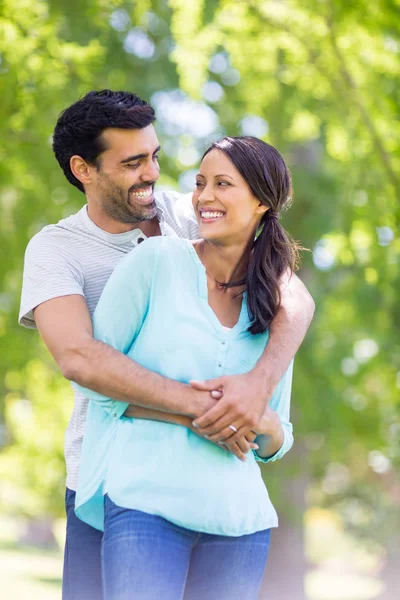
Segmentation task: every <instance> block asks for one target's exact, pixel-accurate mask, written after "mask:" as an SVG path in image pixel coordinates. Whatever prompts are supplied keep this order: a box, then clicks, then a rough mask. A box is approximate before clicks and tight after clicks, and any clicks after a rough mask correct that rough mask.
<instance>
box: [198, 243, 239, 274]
mask: <svg viewBox="0 0 400 600" xmlns="http://www.w3.org/2000/svg"><path fill="white" fill-rule="evenodd" d="M195 248H196V250H197V253H198V255H199V258H200V260H201V262H202V263H203V265H204V267H205V269H206V271H207V272H208V273H209V274H210V275H211V277H212V278H213V279H214V280H215V281H216V282H219V283H227V282H229V281H239V280H241V279H242V278H243V277H244V276H245V275H246V269H247V263H248V254H249V252H250V249H249V250H247V248H246V247H245V246H243V244H240V245H239V244H238V245H229V246H222V245H219V244H214V243H212V242H209V241H207V240H200V241H199V242H198V243H197V244H196V246H195Z"/></svg>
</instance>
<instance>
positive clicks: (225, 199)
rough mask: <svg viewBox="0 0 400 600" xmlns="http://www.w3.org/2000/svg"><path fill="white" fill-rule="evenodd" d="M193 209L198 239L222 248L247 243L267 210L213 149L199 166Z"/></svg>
mask: <svg viewBox="0 0 400 600" xmlns="http://www.w3.org/2000/svg"><path fill="white" fill-rule="evenodd" d="M193 207H194V210H195V213H196V216H197V220H198V222H199V230H200V237H201V238H203V239H205V240H210V241H214V242H219V243H221V244H224V245H226V244H230V243H232V244H238V243H247V241H248V240H249V238H250V236H254V234H255V231H256V229H257V226H258V223H259V221H260V219H261V217H262V215H263V214H264V213H265V212H266V210H267V207H266V206H264V205H263V204H262V203H261V202H260V201H259V200H258V199H257V198H256V197H255V196H254V195H253V193H252V192H251V190H250V187H249V186H248V185H247V183H246V181H245V179H243V177H242V176H241V174H240V173H239V171H238V170H237V169H236V167H235V166H234V165H233V163H232V162H231V161H230V160H229V158H228V157H227V156H226V155H225V154H224V153H223V152H221V151H220V150H216V149H214V150H212V151H211V152H209V153H208V154H207V155H206V156H205V157H204V159H203V160H202V162H201V165H200V170H199V173H198V174H197V176H196V189H195V191H194V192H193Z"/></svg>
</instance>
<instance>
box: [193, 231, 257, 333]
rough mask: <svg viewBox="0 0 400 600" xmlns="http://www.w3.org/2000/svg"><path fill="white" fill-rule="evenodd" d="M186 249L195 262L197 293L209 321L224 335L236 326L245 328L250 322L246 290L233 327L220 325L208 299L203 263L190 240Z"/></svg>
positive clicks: (236, 327)
mask: <svg viewBox="0 0 400 600" xmlns="http://www.w3.org/2000/svg"><path fill="white" fill-rule="evenodd" d="M188 250H189V253H190V255H191V256H192V258H193V261H194V262H195V264H196V267H197V290H198V294H199V296H200V298H202V299H203V300H204V302H205V304H206V307H207V310H208V314H209V318H210V321H211V323H212V324H213V325H214V327H215V328H216V329H217V331H218V332H219V333H223V334H224V335H230V334H231V333H232V332H233V331H235V330H236V329H238V328H240V329H245V328H247V326H248V325H249V324H250V322H249V321H250V320H249V316H248V313H247V302H246V297H247V294H246V292H243V295H242V306H241V308H240V313H239V318H238V320H237V321H236V323H235V325H233V327H228V328H227V327H226V325H222V323H221V321H220V320H219V318H218V317H217V315H216V314H215V312H214V310H213V309H212V307H211V306H210V303H209V300H208V286H207V272H206V268H205V266H204V265H203V263H202V262H201V260H200V258H199V255H198V254H197V252H196V249H195V247H194V246H193V243H192V242H190V241H188Z"/></svg>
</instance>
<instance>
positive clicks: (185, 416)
mask: <svg viewBox="0 0 400 600" xmlns="http://www.w3.org/2000/svg"><path fill="white" fill-rule="evenodd" d="M154 120H155V115H154V111H153V109H152V108H151V107H150V106H149V105H148V104H147V103H146V102H144V101H143V100H141V99H140V98H139V97H138V96H136V95H135V94H131V93H127V92H112V91H110V90H103V91H101V92H90V93H88V94H87V95H86V96H84V97H83V98H82V99H81V100H79V101H78V102H76V103H75V104H73V105H72V106H71V107H69V108H68V109H66V110H65V111H64V112H63V113H62V114H61V116H60V118H59V120H58V122H57V125H56V128H55V131H54V138H53V148H54V152H55V155H56V158H57V160H58V162H59V164H60V166H61V168H62V169H63V171H64V173H65V175H66V177H67V179H68V181H69V182H70V183H71V184H73V185H75V186H76V187H77V188H78V189H79V190H80V191H82V192H83V193H84V194H85V195H86V199H87V204H86V205H85V206H84V207H83V208H82V209H81V210H80V211H79V212H78V213H76V214H75V215H72V216H70V217H67V218H66V219H63V220H62V221H60V222H59V223H58V224H57V225H51V226H48V227H45V228H44V229H43V230H42V231H41V232H39V233H38V234H37V235H36V236H35V237H34V238H33V239H32V240H31V242H30V244H29V246H28V249H27V252H26V256H25V268H24V283H23V291H22V300H21V311H20V322H21V323H22V324H23V325H25V326H27V327H37V328H38V330H39V332H40V334H41V336H42V338H43V340H44V342H45V344H46V345H47V347H48V348H49V350H50V352H51V353H52V355H53V356H54V358H55V360H56V361H57V363H58V365H59V366H60V368H61V370H62V372H63V374H64V376H65V377H67V378H68V379H70V380H71V381H73V382H74V383H73V387H74V394H75V404H74V411H73V414H72V417H71V420H70V423H69V425H68V429H67V433H66V442H65V452H66V462H67V490H66V511H67V539H66V548H65V560H64V576H63V597H64V599H65V600H72V599H79V600H81V599H82V600H83V599H84V600H92V599H93V600H97V599H98V600H101V599H102V598H104V600H128V599H138V600H155V599H158V598H161V597H162V598H163V599H164V600H179V599H185V600H194V599H199V600H200V599H201V600H204V599H209V600H213V599H215V600H225V599H226V600H228V599H229V600H234V599H237V600H255V599H256V598H257V597H258V593H259V589H260V585H261V582H262V577H263V573H264V569H265V564H266V560H267V555H268V550H269V544H270V531H271V529H272V528H274V527H276V526H277V525H278V519H277V515H276V512H275V509H274V507H273V505H272V503H271V501H270V499H269V496H268V492H267V489H266V487H265V485H264V483H263V481H262V478H261V474H260V469H259V467H258V465H257V461H262V462H269V461H273V460H277V459H279V458H281V457H282V456H283V455H284V454H285V453H286V452H287V451H288V450H289V449H290V447H291V445H292V443H293V436H292V425H291V423H290V416H289V413H290V391H291V380H292V364H293V357H294V354H295V352H296V351H297V349H298V347H299V345H300V343H301V341H302V339H303V337H304V335H305V333H306V330H307V328H308V326H309V323H310V321H311V318H312V313H313V302H312V299H311V298H310V296H309V294H308V292H307V290H306V289H305V288H304V286H303V284H302V283H301V282H300V280H299V279H298V278H297V277H296V276H295V275H294V270H295V268H296V264H297V260H298V246H297V245H296V243H295V242H294V241H293V240H292V239H291V238H290V236H289V235H288V234H287V233H286V232H285V230H284V229H283V227H282V225H281V224H280V222H279V216H280V213H281V211H282V209H284V208H286V207H287V206H288V205H289V203H290V201H291V196H292V186H291V178H290V173H289V170H288V168H287V166H286V164H285V162H284V160H283V158H282V156H281V155H280V154H279V152H278V151H277V150H276V149H275V148H273V147H272V146H270V145H268V144H266V143H265V142H263V141H261V140H259V139H257V138H252V137H226V138H223V139H222V140H220V141H218V142H215V143H214V144H212V145H211V147H210V148H208V149H207V150H206V152H205V154H204V156H203V158H202V160H201V163H200V166H199V171H198V174H197V177H196V187H195V190H194V191H193V194H192V197H191V201H190V200H189V199H188V198H187V197H185V196H182V195H180V194H176V193H173V192H171V193H170V192H163V193H160V194H155V192H154V186H155V183H156V181H157V179H158V177H159V167H158V155H159V152H160V146H159V143H158V140H157V136H156V132H155V129H154V127H153V122H154Z"/></svg>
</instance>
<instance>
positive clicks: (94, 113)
mask: <svg viewBox="0 0 400 600" xmlns="http://www.w3.org/2000/svg"><path fill="white" fill-rule="evenodd" d="M154 121H155V114H154V110H153V109H152V108H151V106H150V105H149V104H147V102H145V101H144V100H142V99H141V98H139V96H137V95H136V94H131V93H130V92H112V91H111V90H101V91H99V92H96V91H93V92H88V93H87V94H86V95H85V96H84V97H83V98H81V99H80V100H78V102H75V103H74V104H72V106H69V107H68V108H66V109H65V110H64V111H63V112H62V113H61V115H60V116H59V118H58V121H57V124H56V127H55V129H54V134H53V150H54V154H55V155H56V158H57V160H58V162H59V164H60V167H61V168H62V170H63V171H64V174H65V176H66V178H67V179H68V181H69V182H70V183H72V185H74V186H75V187H77V188H78V189H79V190H80V191H81V192H84V191H85V190H84V188H83V185H82V184H81V182H80V181H79V180H78V179H77V178H76V177H75V176H74V175H73V173H72V171H71V167H70V160H71V156H74V155H75V154H77V155H78V156H80V157H82V158H83V159H84V160H85V161H86V162H88V163H89V164H91V165H95V166H98V164H99V162H98V158H99V155H100V154H101V153H102V152H104V151H105V150H106V149H107V148H106V145H105V144H104V140H103V139H102V133H103V131H104V130H105V129H108V128H109V127H114V128H118V129H143V128H144V127H147V126H148V125H150V124H151V123H153V122H154Z"/></svg>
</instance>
